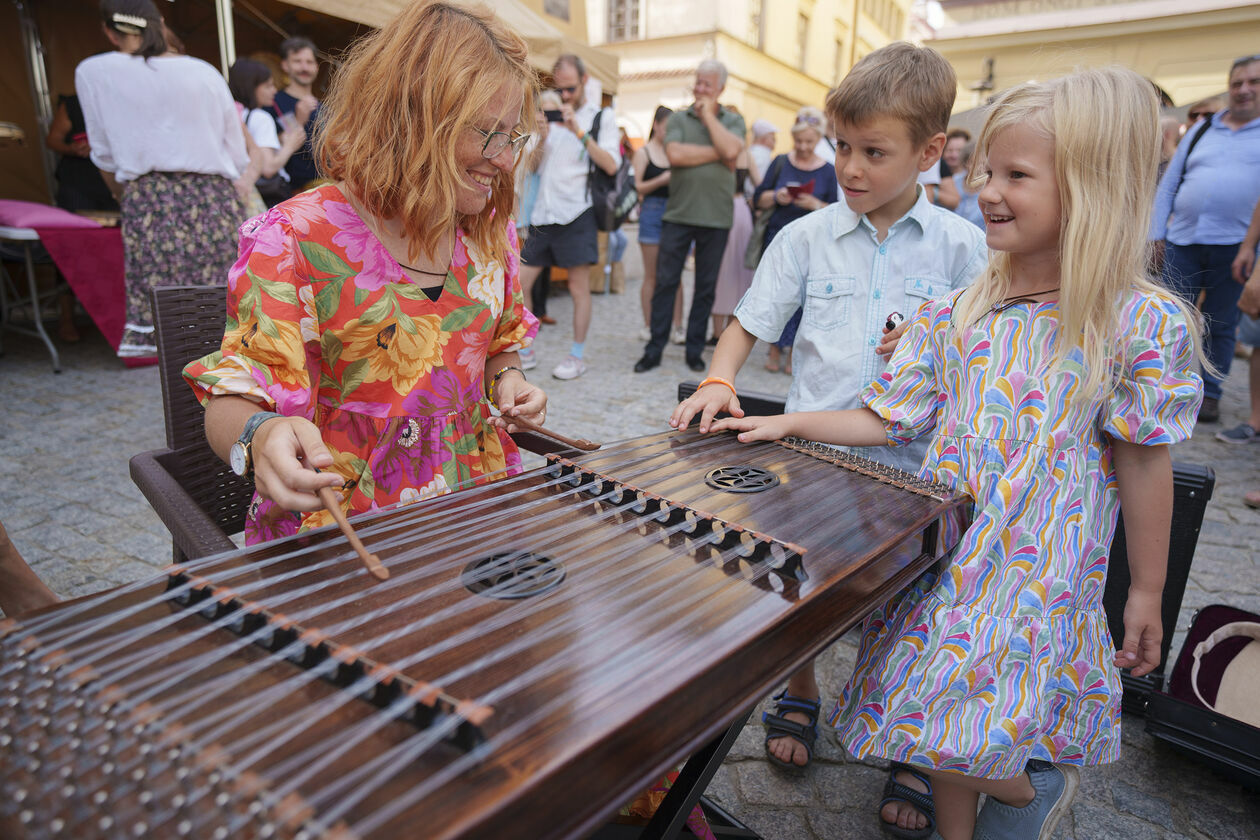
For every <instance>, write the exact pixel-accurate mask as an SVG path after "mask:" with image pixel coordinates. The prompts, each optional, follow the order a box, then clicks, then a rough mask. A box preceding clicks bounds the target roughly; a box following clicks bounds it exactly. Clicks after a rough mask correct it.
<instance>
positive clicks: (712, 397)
mask: <svg viewBox="0 0 1260 840" xmlns="http://www.w3.org/2000/svg"><path fill="white" fill-rule="evenodd" d="M723 411H725V412H726V413H727V414H729V415H731V416H732V417H743V416H744V409H742V408H740V407H739V397H737V396H735V392H734V391H732V390H731V389H730V388H727V387H726V386H725V385H723V384H721V383H720V382H710V383H709V384H708V385H705V386H704V387H703V388H698V389H696V392H695V393H694V394H692V395H691V396H690V397H687V399H685V400H683V401H682V402H680V403H679V404H678V405H676V406H674V413H673V414H671V415H669V425H670V426H672V427H673V428H675V429H685V428H687V426H689V425H690V424H691V420H692V418H693V417H695V416H696V415H697V414H699V415H700V432H701V434H704V433H707V432H708V431H709V430H710V429H711V428H712V424H713V418H714V417H716V416H717V415H718V414H719V413H720V412H723Z"/></svg>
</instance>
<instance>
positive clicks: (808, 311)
mask: <svg viewBox="0 0 1260 840" xmlns="http://www.w3.org/2000/svg"><path fill="white" fill-rule="evenodd" d="M856 285H857V280H856V278H854V277H853V276H842V275H839V274H824V275H821V276H817V277H812V278H810V279H809V280H808V281H807V282H806V284H805V323H806V324H808V325H809V326H811V327H817V328H818V329H820V330H829V329H833V328H835V327H842V326H844V325H845V324H847V323H849V310H850V308H852V305H853V291H854V288H855V286H856Z"/></svg>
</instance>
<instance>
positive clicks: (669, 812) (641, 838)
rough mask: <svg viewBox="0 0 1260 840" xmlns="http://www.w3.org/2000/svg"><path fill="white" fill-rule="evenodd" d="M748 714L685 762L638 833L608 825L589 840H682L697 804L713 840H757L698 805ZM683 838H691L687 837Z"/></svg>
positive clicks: (720, 813)
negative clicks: (710, 829) (680, 838)
mask: <svg viewBox="0 0 1260 840" xmlns="http://www.w3.org/2000/svg"><path fill="white" fill-rule="evenodd" d="M752 711H753V710H752V709H749V710H748V711H746V712H744V713H743V714H742V715H740V716H739V717H738V718H736V719H735V722H734V723H732V724H731V725H730V727H729V728H727V730H726V731H725V732H723V733H722V734H721V735H719V736H718V737H717V738H714V739H713V740H712V741H710V742H709V743H707V744H705V745H704V746H703V747H701V748H700V749H699V750H697V751H696V752H695V753H694V754H693V755H692V756H691V758H689V759H687V763H686V764H684V765H683V768H682V770H680V771H679V772H678V779H677V780H676V781H675V782H674V784H673V785H672V786H670V789H669V792H668V793H666V794H665V798H664V799H663V800H662V801H661V806H660V807H659V808H657V809H656V813H655V814H654V815H653V816H652V819H651V820H650V821H649V822H648V824H647V825H646V826H644V827H643V828H641V829H640V828H639V827H637V826H629V825H623V824H616V823H610V824H609V825H606V826H604V827H603V828H601V829H600V830H599V831H597V832H595V833H594V834H593V835H591V837H590V838H589V840H622V839H623V838H624V839H625V840H674V838H678V837H682V836H684V835H683V834H682V831H683V828H684V826H686V824H687V817H688V816H689V815H690V814H691V809H693V808H695V807H696V804H697V803H700V804H701V806H702V807H703V808H704V812H705V816H706V817H707V818H708V819H709V827H710V828H712V829H713V833H714V834H715V835H716V836H717V837H719V838H727V837H729V838H749V840H761V835H759V834H757V833H756V832H755V831H753V830H752V829H750V828H748V827H747V826H745V825H743V824H742V823H740V822H739V820H737V819H736V818H735V817H734V816H732V815H731V814H730V813H728V812H727V811H726V810H724V809H723V808H721V807H719V806H717V805H715V804H714V803H712V802H709V801H708V800H704V801H701V800H702V798H703V795H704V791H705V789H706V788H708V786H709V782H711V781H712V780H713V776H714V774H716V773H717V771H718V768H719V767H721V766H722V762H723V761H724V760H726V754H727V753H729V752H730V751H731V747H732V746H734V745H735V739H736V738H738V737H739V733H740V731H742V730H743V728H744V724H745V723H747V722H748V716H749V715H751V714H752ZM685 836H687V837H690V836H692V835H691V834H690V833H688V834H687V835H685Z"/></svg>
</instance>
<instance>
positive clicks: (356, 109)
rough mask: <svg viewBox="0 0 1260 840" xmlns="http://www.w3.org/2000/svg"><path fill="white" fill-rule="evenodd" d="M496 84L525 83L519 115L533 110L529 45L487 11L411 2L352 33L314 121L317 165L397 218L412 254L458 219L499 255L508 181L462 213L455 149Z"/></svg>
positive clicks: (373, 207)
mask: <svg viewBox="0 0 1260 840" xmlns="http://www.w3.org/2000/svg"><path fill="white" fill-rule="evenodd" d="M504 84H519V85H520V86H521V87H522V89H523V91H524V103H523V108H522V112H521V115H522V116H523V115H525V114H533V113H534V96H535V93H536V90H537V85H538V74H537V73H536V72H535V71H534V70H533V68H532V67H531V66H530V65H529V61H528V51H527V48H526V46H525V42H524V41H523V40H521V38H520V36H518V35H517V34H516V33H515V32H513V31H512V30H510V29H508V28H507V27H506V26H505V25H504V24H503V22H502V21H500V20H499V19H498V18H497V17H495V15H494V14H493V13H492V12H491V11H490V10H489V9H488V8H486V7H484V6H481V7H478V6H473V7H468V6H462V5H454V4H451V3H445V2H440V0H439V2H428V3H425V2H418V3H414V4H412V5H410V6H407V7H406V8H405V9H404V10H403V11H402V12H401V13H400V14H399V15H398V17H397V18H395V19H394V20H393V22H391V23H390V24H388V25H386V26H384V27H381V28H380V29H378V30H376V31H375V32H373V33H372V34H370V35H368V36H366V37H364V38H363V39H361V40H360V41H358V42H356V43H355V45H354V46H353V47H352V48H351V50H350V53H349V55H348V56H347V58H346V61H345V63H344V64H343V65H342V67H341V69H340V70H339V71H338V73H337V75H336V76H335V77H334V78H333V81H332V86H331V87H330V89H329V92H328V96H327V97H326V98H325V99H324V102H323V105H322V107H321V108H320V117H319V121H318V124H317V127H316V129H315V135H316V138H315V139H316V147H315V157H316V160H317V161H318V162H319V167H320V171H321V172H322V173H323V174H324V175H325V176H326V177H329V178H333V179H337V180H341V181H344V182H345V183H346V185H347V186H348V187H349V189H350V190H351V191H352V192H353V194H354V196H355V197H356V198H357V199H358V200H359V201H360V202H362V204H363V206H364V207H365V208H366V209H367V210H368V211H369V212H370V213H372V214H373V215H375V216H377V217H378V218H381V219H392V218H397V219H398V220H399V221H400V222H401V225H402V233H403V237H404V238H405V239H406V240H407V241H408V243H409V250H410V253H409V256H410V257H411V258H412V259H414V258H416V257H417V256H418V255H419V253H420V252H424V253H426V254H429V255H434V254H436V253H437V251H438V249H439V247H440V246H441V243H442V241H443V240H444V238H445V237H446V235H447V233H448V232H449V231H450V230H451V229H452V227H453V226H454V225H456V224H458V225H460V226H461V227H463V229H464V230H465V231H466V232H467V233H468V235H469V236H470V237H471V238H472V239H473V241H475V242H476V243H478V244H479V245H480V246H482V247H487V246H488V247H489V248H490V249H491V250H492V252H494V253H499V254H502V253H504V252H505V251H506V250H507V234H506V231H505V225H506V223H507V220H508V219H509V218H511V215H512V205H513V203H514V200H515V185H514V183H513V182H514V180H515V179H514V177H509V176H499V177H497V178H496V179H495V181H494V187H493V191H492V193H491V196H490V201H489V202H487V205H486V207H485V208H484V209H483V210H482V211H481V212H480V213H478V214H477V215H475V216H467V217H464V216H460V214H459V213H458V212H457V210H456V207H455V201H456V195H457V194H458V191H459V189H460V185H461V183H462V182H463V180H464V176H463V173H462V172H461V171H460V169H459V167H458V166H457V165H456V162H455V148H456V146H457V145H458V143H459V142H460V138H461V134H462V133H463V132H466V131H467V130H468V129H469V128H470V127H472V126H473V124H474V121H475V120H476V118H477V116H478V115H479V114H480V113H481V112H482V111H483V110H484V109H485V108H486V107H487V105H488V103H489V102H490V100H491V98H492V97H493V96H494V94H495V93H496V92H497V91H498V90H499V88H500V87H501V86H502V85H504ZM514 175H515V170H513V176H514Z"/></svg>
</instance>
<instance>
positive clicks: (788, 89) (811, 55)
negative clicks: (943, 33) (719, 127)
mask: <svg viewBox="0 0 1260 840" xmlns="http://www.w3.org/2000/svg"><path fill="white" fill-rule="evenodd" d="M641 3H642V5H643V6H644V7H645V9H644V26H643V28H642V30H641V31H644V32H646V34H647V35H648V37H646V38H641V39H639V40H635V41H612V42H606V43H602V44H601V48H602V49H606V50H609V51H611V52H615V53H616V54H617V55H618V56H619V57H620V59H621V86H620V88H619V89H618V92H617V99H616V108H617V115H618V118H619V120H620V121H621V122H622V124H623V125H625V126H626V129H627V131H628V132H629V133H630V134H631V135H634V136H639V137H646V136H647V132H648V130H649V129H650V128H651V120H652V114H653V112H654V111H655V110H656V107H657V105H666V106H668V107H670V108H680V107H686V106H687V105H689V104H690V103H691V101H692V96H691V88H692V83H693V81H694V78H695V68H696V66H697V65H698V64H699V63H700V61H701V60H703V59H705V58H716V59H718V60H719V61H721V62H722V63H723V64H725V65H726V68H727V71H728V73H729V78H728V79H727V83H726V91H725V92H724V93H723V95H722V102H723V104H726V105H733V106H735V107H736V108H738V109H739V112H740V113H741V114H742V115H743V117H744V121H745V124H746V125H747V126H749V127H750V128H751V126H752V124H753V122H754V121H755V120H758V119H766V120H769V121H770V122H772V123H774V124H775V125H776V126H777V127H778V128H779V131H778V136H777V142H778V148H777V149H776V151H787V150H788V149H789V148H790V147H791V143H792V138H791V135H790V133H789V131H788V129H790V128H791V126H792V122H793V120H794V119H795V116H796V111H797V109H798V108H800V107H801V106H802V105H813V106H815V107H822V104H823V101H824V100H825V99H826V96H827V92H828V91H829V90H830V89H831V88H832V87H833V86H834V85H835V84H836V82H837V81H838V80H839V78H841V77H843V75H844V73H846V72H848V69H849V67H850V66H851V62H852V60H856V59H859V58H861V57H862V56H863V55H865V54H866V53H868V52H870V51H871V50H874V49H877V48H878V47H881V46H883V45H884V44H887V43H888V42H890V41H892V40H894V39H895V38H897V37H904V34H905V31H904V30H905V26H906V24H907V22H908V21H909V16H910V5H911V0H812V2H811V0H798V2H795V3H793V2H785V1H784V0H761V2H760V4H758V3H757V2H756V0H742V2H741V0H730V2H718V3H712V2H710V0H698V2H695V3H693V4H683V3H674V4H668V3H665V2H662V0H656V1H655V2H653V0H641ZM658 4H659V8H660V10H661V11H660V14H657V13H656V12H654V8H657V7H658ZM683 6H686V7H687V8H688V9H690V11H691V12H692V14H691V16H690V17H687V16H685V15H682V14H681V12H680V8H681V7H683ZM758 6H760V9H761V10H762V12H763V21H764V22H763V23H762V28H761V30H760V33H758V32H757V28H756V27H755V26H753V25H751V20H752V19H751V15H752V14H753V12H755V11H756V10H757V8H758ZM606 8H607V6H606V2H598V3H597V2H592V3H591V15H592V17H593V18H595V16H602V15H606V14H607V12H606ZM706 15H707V19H706ZM802 16H803V17H804V20H803V21H802ZM886 21H888V22H894V23H897V24H899V25H900V27H901V31H898V32H896V33H895V34H892V33H887V32H885V31H883V30H882V29H881V28H880V27H881V24H882V23H884V22H886ZM705 23H708V24H710V26H709V27H708V28H707V29H704V30H703V31H696V30H697V27H698V26H699V25H701V24H705ZM606 26H607V24H606V18H602V19H592V20H591V22H590V27H591V33H592V40H593V41H595V40H596V38H595V35H596V33H597V32H599V33H605V32H606ZM680 29H682V30H684V31H682V32H679V31H678V30H680ZM687 29H691V30H692V31H685V30H687ZM671 30H672V31H673V32H676V33H678V34H668V35H662V34H656V35H654V33H661V32H667V31H671ZM802 31H803V32H804V33H805V35H806V38H805V55H804V65H803V67H802V66H801V55H800V52H799V49H798V44H799V43H800V42H799V40H798V33H800V32H802ZM758 35H760V37H758ZM855 36H856V37H855ZM758 40H759V41H760V46H761V48H760V49H758V43H757V42H758Z"/></svg>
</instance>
